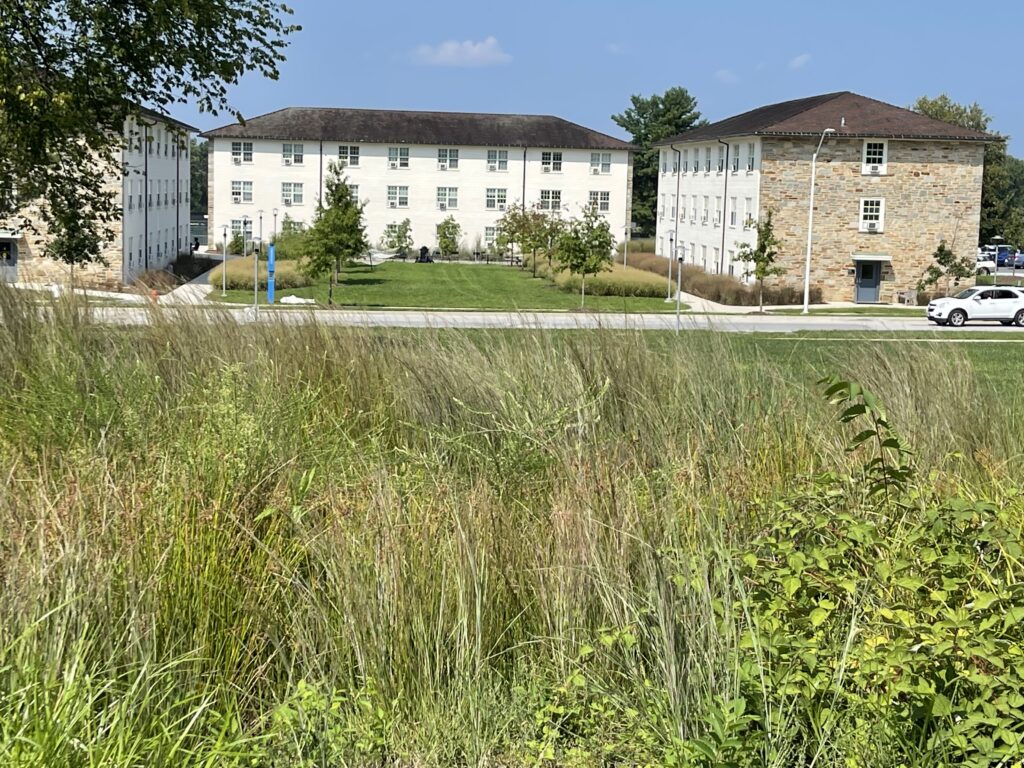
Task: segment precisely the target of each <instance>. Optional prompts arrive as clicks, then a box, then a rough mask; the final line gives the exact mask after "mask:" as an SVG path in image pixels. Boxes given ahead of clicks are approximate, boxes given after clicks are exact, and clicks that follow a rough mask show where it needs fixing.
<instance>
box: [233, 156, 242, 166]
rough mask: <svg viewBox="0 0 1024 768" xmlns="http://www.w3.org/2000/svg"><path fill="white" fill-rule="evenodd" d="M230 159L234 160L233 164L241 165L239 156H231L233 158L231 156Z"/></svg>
mask: <svg viewBox="0 0 1024 768" xmlns="http://www.w3.org/2000/svg"><path fill="white" fill-rule="evenodd" d="M231 160H232V161H233V162H234V164H235V165H241V164H242V158H240V157H233V158H231Z"/></svg>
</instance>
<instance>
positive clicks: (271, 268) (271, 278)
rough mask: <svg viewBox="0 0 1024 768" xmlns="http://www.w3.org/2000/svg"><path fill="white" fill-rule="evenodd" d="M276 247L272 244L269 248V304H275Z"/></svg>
mask: <svg viewBox="0 0 1024 768" xmlns="http://www.w3.org/2000/svg"><path fill="white" fill-rule="evenodd" d="M275 250H276V249H275V246H274V244H273V243H271V244H270V245H269V246H268V247H267V304H273V303H274V262H275V258H274V256H275V253H274V251H275Z"/></svg>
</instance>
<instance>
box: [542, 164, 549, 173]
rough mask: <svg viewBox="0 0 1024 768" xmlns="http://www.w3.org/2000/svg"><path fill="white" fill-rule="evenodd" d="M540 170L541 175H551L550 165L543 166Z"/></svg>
mask: <svg viewBox="0 0 1024 768" xmlns="http://www.w3.org/2000/svg"><path fill="white" fill-rule="evenodd" d="M540 170H541V173H551V166H550V165H545V166H543V167H542V168H541V169H540Z"/></svg>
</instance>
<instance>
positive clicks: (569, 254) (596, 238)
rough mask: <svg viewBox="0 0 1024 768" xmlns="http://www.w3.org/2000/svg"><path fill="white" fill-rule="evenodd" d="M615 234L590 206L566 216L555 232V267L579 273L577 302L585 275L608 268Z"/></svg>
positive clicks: (581, 304) (584, 285)
mask: <svg viewBox="0 0 1024 768" xmlns="http://www.w3.org/2000/svg"><path fill="white" fill-rule="evenodd" d="M614 247H615V238H614V236H613V235H612V231H611V227H610V226H609V225H608V220H607V219H605V218H604V217H603V216H601V215H600V214H599V213H598V212H597V211H596V210H594V208H592V207H589V206H588V207H587V208H585V209H584V211H583V216H581V217H580V218H577V219H570V220H569V221H567V222H565V224H564V225H563V226H562V228H561V230H560V232H559V235H558V247H557V250H556V251H555V260H556V262H557V269H558V270H559V271H563V270H564V271H567V272H569V273H571V274H573V275H579V277H580V306H583V302H584V297H585V296H586V280H587V275H596V274H597V273H598V272H602V271H604V270H608V269H611V267H612V248H614Z"/></svg>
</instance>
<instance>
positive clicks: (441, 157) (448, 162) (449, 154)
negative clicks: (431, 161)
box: [437, 147, 459, 171]
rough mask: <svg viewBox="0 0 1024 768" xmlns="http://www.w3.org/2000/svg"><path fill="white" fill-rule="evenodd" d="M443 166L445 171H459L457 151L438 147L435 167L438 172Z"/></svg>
mask: <svg viewBox="0 0 1024 768" xmlns="http://www.w3.org/2000/svg"><path fill="white" fill-rule="evenodd" d="M442 166H444V168H445V170H448V171H457V170H459V150H458V149H454V148H452V147H440V148H439V149H438V150H437V167H438V170H440V169H441V167H442Z"/></svg>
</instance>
